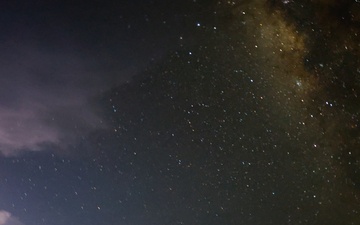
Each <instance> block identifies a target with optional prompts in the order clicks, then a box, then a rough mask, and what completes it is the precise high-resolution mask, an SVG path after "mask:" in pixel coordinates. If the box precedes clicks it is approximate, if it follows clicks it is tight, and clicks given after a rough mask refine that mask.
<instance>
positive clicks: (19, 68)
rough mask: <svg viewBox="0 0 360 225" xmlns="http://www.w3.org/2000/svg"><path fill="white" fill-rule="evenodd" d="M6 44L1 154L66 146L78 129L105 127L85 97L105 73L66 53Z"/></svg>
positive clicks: (97, 86) (98, 89)
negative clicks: (101, 74)
mask: <svg viewBox="0 0 360 225" xmlns="http://www.w3.org/2000/svg"><path fill="white" fill-rule="evenodd" d="M6 50H7V51H5V52H3V53H2V55H1V58H2V59H1V62H0V63H1V74H3V75H4V76H2V77H1V78H0V80H1V84H2V85H1V89H0V96H1V97H0V100H1V105H0V151H1V153H2V154H4V155H14V154H16V153H18V152H19V151H22V150H31V151H37V150H42V149H43V146H44V145H48V144H56V145H59V144H61V145H62V146H64V145H65V146H66V145H67V144H69V141H70V140H72V141H73V140H74V139H76V137H77V136H79V135H80V134H81V135H86V134H87V133H89V132H91V130H94V129H99V128H104V127H105V124H104V123H103V122H102V118H101V117H100V116H99V115H97V114H96V113H95V106H94V105H92V104H91V103H90V102H91V98H92V97H93V96H96V95H97V94H99V93H101V91H102V89H103V88H104V87H105V86H106V83H107V82H108V81H109V77H106V76H105V75H104V76H99V75H96V74H95V72H92V71H91V69H92V66H91V65H90V63H89V62H88V61H86V60H82V59H80V58H78V57H76V56H75V55H74V54H71V53H61V54H59V53H56V52H54V53H52V52H45V51H41V50H39V49H36V48H34V47H24V46H21V47H17V46H12V47H7V49H6ZM78 134H79V135H78Z"/></svg>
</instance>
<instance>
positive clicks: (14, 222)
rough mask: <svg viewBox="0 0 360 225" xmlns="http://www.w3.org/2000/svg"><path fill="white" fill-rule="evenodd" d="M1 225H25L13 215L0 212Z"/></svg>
mask: <svg viewBox="0 0 360 225" xmlns="http://www.w3.org/2000/svg"><path fill="white" fill-rule="evenodd" d="M0 225H24V224H23V223H22V222H20V221H19V220H18V219H17V218H15V217H13V216H12V215H11V213H9V212H7V211H4V210H0Z"/></svg>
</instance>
